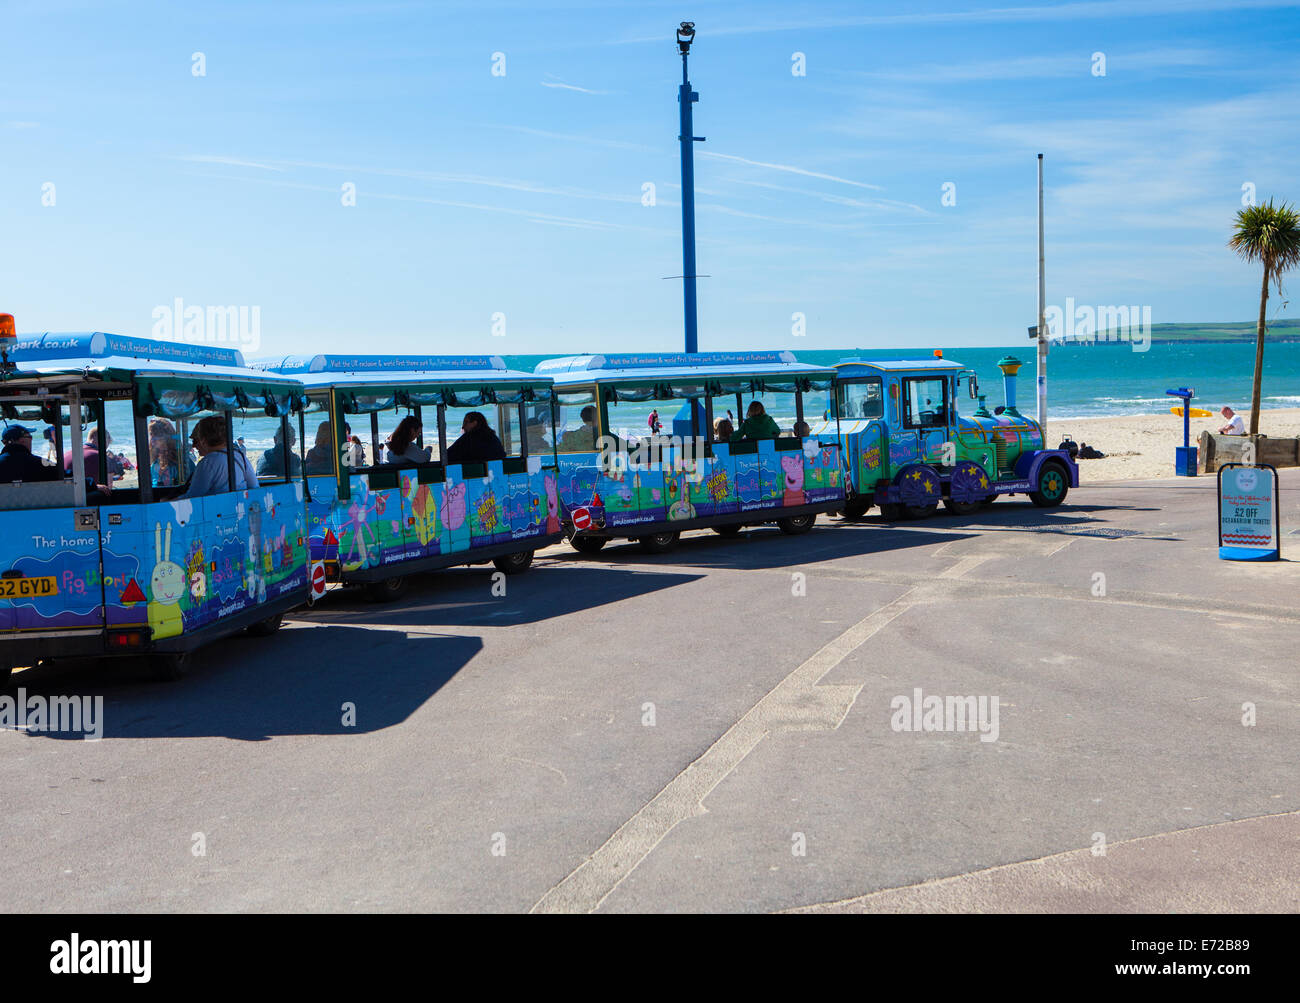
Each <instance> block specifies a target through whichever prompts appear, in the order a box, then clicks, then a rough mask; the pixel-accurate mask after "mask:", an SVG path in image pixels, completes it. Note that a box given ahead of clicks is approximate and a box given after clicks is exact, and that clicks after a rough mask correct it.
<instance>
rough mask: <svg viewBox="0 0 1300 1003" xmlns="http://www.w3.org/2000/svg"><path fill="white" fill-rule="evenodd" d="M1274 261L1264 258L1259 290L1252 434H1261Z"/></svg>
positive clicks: (1251, 422)
mask: <svg viewBox="0 0 1300 1003" xmlns="http://www.w3.org/2000/svg"><path fill="white" fill-rule="evenodd" d="M1271 265H1272V262H1271V261H1269V260H1268V259H1265V260H1264V286H1263V288H1262V289H1260V291H1259V326H1258V328H1256V331H1255V384H1254V386H1253V387H1252V388H1251V391H1250V434H1251V435H1259V394H1260V388H1261V386H1262V384H1263V379H1264V313H1265V310H1266V309H1267V307H1268V273H1269V272H1270V271H1272V268H1271Z"/></svg>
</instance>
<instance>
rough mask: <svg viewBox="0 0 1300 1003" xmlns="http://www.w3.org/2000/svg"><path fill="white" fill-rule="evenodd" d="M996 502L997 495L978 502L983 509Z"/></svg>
mask: <svg viewBox="0 0 1300 1003" xmlns="http://www.w3.org/2000/svg"><path fill="white" fill-rule="evenodd" d="M997 500H998V496H997V495H989V496H988V497H987V498H985V499H984V500H983V501H982V502H980V504H981V505H983V506H984V507H985V508H988V507H989V506H990V505H992V504H993V503H994V502H995V501H997Z"/></svg>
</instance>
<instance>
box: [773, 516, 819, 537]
mask: <svg viewBox="0 0 1300 1003" xmlns="http://www.w3.org/2000/svg"><path fill="white" fill-rule="evenodd" d="M816 521H817V516H815V515H791V516H787V517H786V518H784V519H778V520H776V524H777V526H779V527H780V529H781V532H782V533H785V534H786V535H787V536H798V535H799V534H800V533H806V532H808V531H809V530H810V529H812V528H813V523H815V522H816Z"/></svg>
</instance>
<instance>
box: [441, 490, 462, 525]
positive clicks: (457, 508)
mask: <svg viewBox="0 0 1300 1003" xmlns="http://www.w3.org/2000/svg"><path fill="white" fill-rule="evenodd" d="M441 509H442V521H443V524H444V525H445V526H446V527H447V528H448V529H450V530H457V529H460V528H461V527H462V526H463V525H465V513H466V505H465V485H464V483H461V484H449V485H447V490H446V491H444V492H443V495H442V506H441Z"/></svg>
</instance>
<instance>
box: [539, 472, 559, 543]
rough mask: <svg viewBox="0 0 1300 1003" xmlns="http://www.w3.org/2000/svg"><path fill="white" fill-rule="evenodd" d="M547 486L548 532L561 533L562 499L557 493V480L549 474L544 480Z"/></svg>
mask: <svg viewBox="0 0 1300 1003" xmlns="http://www.w3.org/2000/svg"><path fill="white" fill-rule="evenodd" d="M543 483H544V484H545V485H546V532H548V533H558V532H560V499H559V496H558V495H557V494H556V492H555V478H554V477H552V476H551V475H550V474H547V475H546V477H545V478H543Z"/></svg>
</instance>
